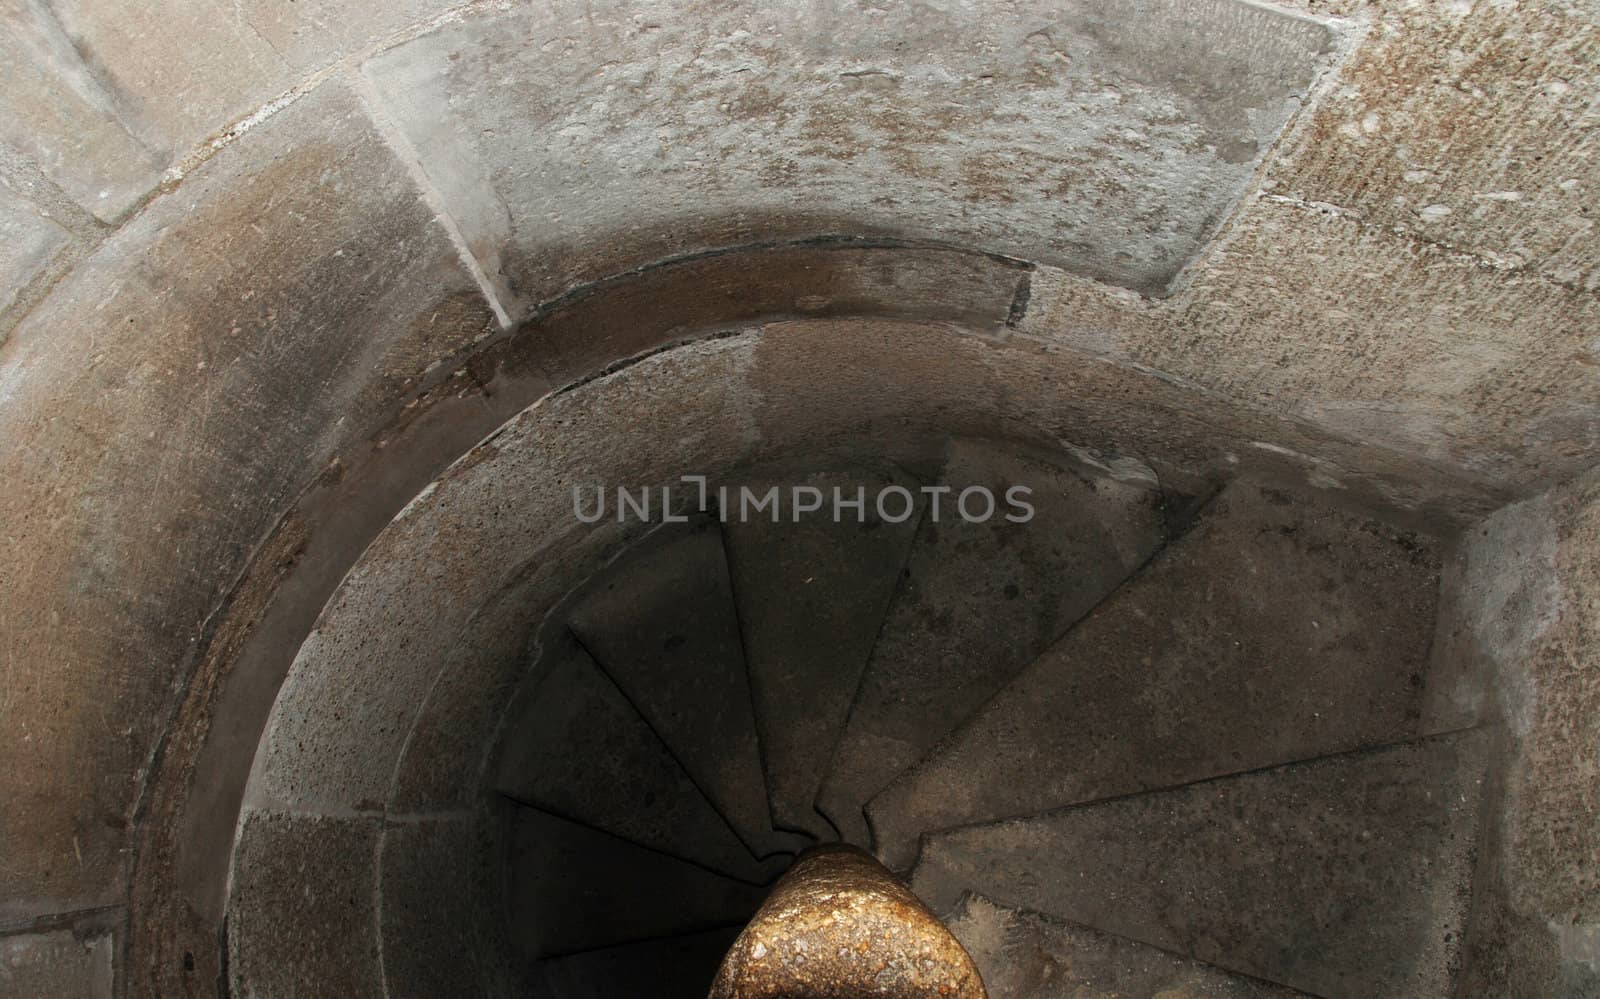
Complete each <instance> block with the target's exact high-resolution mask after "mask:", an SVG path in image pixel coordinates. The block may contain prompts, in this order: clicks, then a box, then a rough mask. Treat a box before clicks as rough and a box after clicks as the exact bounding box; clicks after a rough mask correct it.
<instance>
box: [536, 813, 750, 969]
mask: <svg viewBox="0 0 1600 999" xmlns="http://www.w3.org/2000/svg"><path fill="white" fill-rule="evenodd" d="M511 835H512V840H511V844H510V859H509V865H508V881H507V910H508V917H509V924H508V925H509V927H510V934H511V941H512V944H513V945H514V946H515V947H516V949H517V951H518V952H519V953H521V954H522V955H523V956H524V957H526V958H529V959H539V958H548V957H556V956H560V955H563V954H571V953H575V952H579V951H589V950H595V949H597V948H602V947H612V946H615V945H618V944H623V943H629V942H632V941H636V940H648V939H653V938H657V937H665V936H672V935H676V934H682V933H689V932H698V931H701V930H705V929H710V928H713V927H719V926H729V925H734V924H739V925H742V924H743V923H744V922H745V921H746V920H748V919H749V918H750V917H751V916H752V915H754V914H755V911H756V909H758V908H760V906H761V903H762V901H763V900H764V899H765V898H766V894H767V889H766V888H764V887H761V886H758V885H751V884H746V883H745V882H742V881H735V880H733V879H731V878H725V877H722V876H721V875H718V874H714V873H712V872H710V871H707V870H705V869H703V868H700V867H696V866H694V865H693V864H689V863H686V862H684V861H682V860H678V859H677V858H675V857H671V856H668V855H666V854H663V853H658V852H656V851H654V850H649V849H646V848H644V847H642V846H638V845H636V844H633V843H629V842H627V841H626V840H622V839H618V838H616V837H614V836H611V835H610V834H608V833H603V832H600V831H598V830H595V829H590V828H588V827H586V826H582V825H579V824H577V823H575V822H569V821H567V820H566V819H562V818H559V817H557V816H554V815H550V814H548V813H545V812H541V811H538V810H537V809H532V808H521V809H518V810H517V813H516V815H515V817H514V820H513V823H512V834H511ZM773 873H774V876H776V874H777V873H778V872H777V871H774V872H773ZM709 985H710V978H709V977H707V979H706V986H707V987H709ZM616 994H618V995H621V994H625V993H616ZM637 994H641V995H642V994H647V993H637Z"/></svg>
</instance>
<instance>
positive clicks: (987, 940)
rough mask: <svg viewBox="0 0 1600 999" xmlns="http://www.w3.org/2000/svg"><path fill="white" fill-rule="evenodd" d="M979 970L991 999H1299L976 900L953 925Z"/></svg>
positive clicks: (1116, 939) (1158, 952) (966, 905)
mask: <svg viewBox="0 0 1600 999" xmlns="http://www.w3.org/2000/svg"><path fill="white" fill-rule="evenodd" d="M947 922H948V924H949V926H950V932H951V933H954V934H955V935H956V938H957V939H958V940H960V941H961V944H962V946H964V947H966V949H967V953H969V954H971V955H972V959H973V961H974V962H976V963H977V965H978V971H979V972H980V973H982V975H983V984H984V986H985V987H986V988H987V989H988V992H989V999H1124V997H1133V996H1152V997H1156V999H1296V997H1303V996H1305V993H1304V992H1297V991H1295V990H1294V989H1288V988H1284V987H1283V986H1281V985H1273V984H1271V983H1270V982H1263V981H1259V980H1257V979H1251V978H1246V977H1244V976H1243V975H1235V974H1233V973H1231V972H1227V971H1223V970H1222V969H1220V968H1214V967H1212V966H1210V965H1207V964H1202V963H1200V962H1199V961H1191V960H1187V959H1185V958H1182V957H1179V956H1178V955H1176V954H1171V953H1168V952H1167V951H1164V950H1160V949H1158V948H1155V947H1150V946H1147V945H1145V944H1142V943H1139V942H1137V941H1134V940H1129V939H1127V938H1125V937H1119V936H1114V935H1112V934H1110V933H1102V932H1100V931H1099V930H1093V929H1090V928H1089V927H1087V926H1077V925H1074V924H1072V923H1064V922H1060V921H1058V920H1053V919H1048V918H1046V917H1044V916H1041V915H1039V914H1038V913H1036V912H1024V911H1019V910H1016V909H1009V908H1006V907H1005V906H1002V905H997V904H995V903H994V902H991V901H990V900H989V899H986V898H983V897H982V896H979V895H968V896H967V897H966V898H964V899H962V900H961V905H960V907H959V908H958V909H957V910H956V911H955V912H954V913H952V914H951V916H950V917H949V918H948V920H947Z"/></svg>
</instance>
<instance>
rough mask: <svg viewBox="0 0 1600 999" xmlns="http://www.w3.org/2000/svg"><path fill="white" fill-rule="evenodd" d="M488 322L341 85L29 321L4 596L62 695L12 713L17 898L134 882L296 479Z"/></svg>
mask: <svg viewBox="0 0 1600 999" xmlns="http://www.w3.org/2000/svg"><path fill="white" fill-rule="evenodd" d="M246 234H248V235H246ZM244 239H248V240H250V241H251V244H250V245H251V246H252V247H254V249H253V250H252V251H251V252H243V250H242V244H241V242H240V241H241V240H244ZM488 320H489V315H488V311H487V309H486V308H485V307H484V306H483V304H482V298H481V295H479V293H478V291H477V287H476V285H475V284H474V282H473V281H472V280H471V277H470V276H469V275H467V274H466V273H465V271H464V270H463V269H462V267H461V265H460V261H459V258H458V257H457V255H456V253H455V251H454V248H453V247H452V246H451V244H450V242H449V240H448V238H447V237H446V236H445V234H444V233H443V231H442V230H440V229H439V228H437V226H436V224H435V220H434V218H433V216H432V214H431V213H430V212H429V211H428V209H427V207H426V206H425V205H422V204H420V203H419V202H418V200H417V194H416V188H415V186H414V185H413V183H412V180H411V177H410V175H409V174H408V173H407V171H406V170H405V168H404V167H403V166H402V165H401V164H399V163H398V162H397V161H395V160H394V158H393V157H392V156H391V154H390V152H389V150H388V147H387V146H386V145H384V143H383V142H382V140H381V139H380V138H379V137H378V136H377V134H376V133H375V132H374V131H373V130H372V128H371V127H370V124H369V123H368V121H367V118H366V115H365V112H364V111H362V109H361V107H360V105H359V103H358V102H356V101H355V100H354V98H353V97H352V95H350V94H349V93H348V92H347V91H344V90H341V89H340V88H338V87H337V86H332V85H330V86H327V87H325V88H323V89H321V90H319V91H317V93H315V94H313V95H310V96H308V97H306V98H304V99H303V100H302V101H301V102H299V103H298V104H296V105H294V107H293V108H291V109H288V110H285V111H284V112H282V113H280V114H279V115H277V116H275V117H274V118H272V119H271V120H269V121H267V122H265V123H263V124H262V125H261V126H259V127H258V128H256V129H255V130H253V131H251V132H250V133H249V134H248V135H246V136H244V137H243V138H241V139H239V140H238V141H237V142H236V143H234V144H233V145H231V146H229V147H228V148H226V149H224V150H222V151H221V152H219V153H218V154H217V155H216V156H215V157H214V158H213V159H212V160H210V161H209V162H208V163H207V164H206V165H205V166H204V168H202V169H201V170H199V171H197V172H195V173H194V174H191V175H190V176H189V178H188V179H187V181H186V182H185V184H184V190H183V193H182V194H181V195H173V196H171V197H169V198H165V199H160V200H158V201H156V202H155V203H152V204H151V205H150V206H149V207H148V208H147V209H146V210H145V211H144V212H142V213H141V214H140V215H139V216H138V217H137V218H136V219H134V220H133V221H131V222H129V223H128V224H126V225H125V226H124V227H123V228H122V229H120V230H119V231H118V232H117V233H116V234H114V235H112V236H111V237H109V238H108V239H107V240H106V241H105V242H104V243H103V244H101V246H100V247H99V248H98V250H97V251H96V252H94V253H92V254H90V255H89V256H88V257H86V258H85V259H84V260H83V261H81V262H80V263H79V264H78V265H77V267H76V268H75V269H74V270H73V272H72V273H71V274H69V275H67V276H66V277H65V278H63V279H62V280H61V282H60V283H59V284H57V286H56V287H55V289H54V290H53V292H52V293H51V295H50V296H49V298H48V299H47V300H45V301H44V302H42V303H40V304H39V305H38V306H36V307H34V308H33V309H32V310H31V311H30V312H29V314H28V316H27V317H26V319H25V320H24V321H23V322H22V323H20V324H19V325H18V326H17V327H16V328H15V329H14V330H13V331H12V333H11V335H10V337H9V338H8V339H7V341H6V343H5V344H4V346H3V348H0V399H3V400H4V402H5V405H4V407H3V412H0V441H3V442H4V443H3V445H0V477H3V478H4V479H5V481H6V482H8V483H11V484H12V485H11V488H9V489H8V490H7V492H6V495H5V496H4V497H3V498H0V522H3V523H5V524H6V525H7V528H6V530H5V531H4V532H0V592H3V596H0V602H3V603H4V604H5V606H6V617H7V621H6V629H7V638H8V641H9V642H10V647H11V649H12V652H13V657H14V658H13V659H12V660H11V662H13V663H15V664H20V665H14V666H12V667H11V668H10V676H9V679H8V683H10V684H12V685H13V686H14V689H29V690H30V694H29V698H30V703H33V704H36V705H38V709H37V710H36V711H33V712H30V716H29V718H28V719H25V720H23V721H22V722H21V723H20V724H14V725H7V726H5V727H4V729H3V730H0V746H3V749H0V753H3V754H4V755H5V757H6V758H7V759H8V760H11V761H12V762H13V766H12V767H10V768H8V769H7V770H6V772H5V773H4V774H0V797H3V798H4V800H6V801H7V802H9V803H12V804H13V805H14V807H10V808H7V809H5V810H3V811H0V840H4V841H5V842H6V843H7V844H10V847H9V848H8V849H7V850H6V851H4V853H3V854H0V898H4V899H5V901H4V902H0V913H4V914H6V915H21V916H26V915H27V914H28V913H29V912H33V911H55V910H58V909H63V908H65V909H71V908H84V907H91V906H96V905H102V904H107V903H108V902H109V901H111V900H112V899H117V900H120V898H121V895H120V892H119V891H118V889H117V887H116V886H117V885H118V883H119V880H120V878H121V876H122V874H121V871H122V868H123V866H124V864H125V862H126V860H127V856H128V854H127V839H126V837H127V829H126V821H127V817H128V813H129V810H130V809H131V807H132V802H133V800H134V799H135V796H136V795H137V793H138V788H139V780H140V777H139V774H140V773H141V768H143V767H146V766H147V765H148V763H149V761H150V759H151V758H152V753H154V752H155V745H154V739H155V738H156V737H157V732H156V729H157V728H158V726H159V725H160V724H161V723H162V722H163V720H164V719H166V718H168V717H169V716H170V712H171V711H172V709H173V707H174V705H173V700H174V697H175V693H174V692H175V691H176V690H180V689H182V688H183V687H184V685H185V683H186V682H187V679H188V675H189V671H190V670H192V669H193V668H194V660H195V657H196V654H197V650H198V649H199V648H201V643H200V642H199V638H200V637H201V636H202V635H204V634H206V631H205V629H206V622H207V621H208V620H210V618H211V616H212V615H213V614H214V612H215V610H216V607H217V605H218V604H219V602H221V601H222V599H223V597H224V595H225V594H227V593H228V592H229V590H230V588H231V587H232V586H233V583H234V581H235V580H236V579H237V578H238V577H239V574H240V573H241V572H242V571H243V569H244V566H245V564H246V563H247V561H248V559H249V557H250V555H251V553H252V552H253V551H254V550H255V548H256V546H257V545H258V544H259V543H260V542H261V540H262V539H263V538H264V537H266V536H267V534H268V533H269V531H270V529H271V526H272V524H274V523H275V522H276V521H277V519H278V518H279V516H280V515H281V514H282V512H283V510H284V508H286V507H287V505H288V503H289V500H290V498H291V497H293V496H295V495H297V494H299V493H300V491H301V490H303V489H304V488H306V487H307V486H309V485H310V484H311V483H312V482H313V481H314V480H315V479H316V478H317V477H318V476H319V475H320V474H322V473H323V472H325V471H326V470H327V469H328V468H329V463H330V459H331V458H332V456H333V455H334V454H335V453H337V452H338V450H339V448H340V446H341V445H343V444H347V443H348V442H350V441H351V440H352V439H360V438H361V437H362V436H364V435H365V434H366V433H369V432H371V431H372V430H374V429H376V427H377V426H378V425H381V424H383V423H385V422H388V420H389V419H392V418H393V414H395V413H396V412H397V411H399V410H400V408H401V406H402V405H403V400H404V399H405V398H406V397H408V396H409V395H410V394H411V393H412V392H414V391H415V390H416V387H417V383H418V379H420V378H421V377H422V375H423V373H424V369H425V368H426V367H427V365H428V364H430V363H432V361H433V359H434V357H435V356H436V353H437V352H450V351H452V350H454V349H456V348H458V347H460V346H462V345H465V344H468V343H471V342H473V341H475V340H476V339H477V338H479V337H480V336H482V334H483V332H484V329H485V324H486V322H487V321H488ZM423 357H426V358H427V359H426V360H422V359H421V358H423ZM357 414H359V415H357ZM158 427H159V428H160V430H159V432H157V431H156V430H155V428H158ZM266 428H270V433H269V432H267V430H266ZM152 497H159V498H160V501H159V502H155V501H152ZM69 523H70V524H71V525H73V526H72V527H71V528H67V527H66V526H65V525H66V524H69ZM133 594H137V596H133ZM107 718H116V719H118V721H117V722H116V723H115V725H113V726H112V727H111V728H107V726H106V722H105V719H107ZM19 910H20V911H19Z"/></svg>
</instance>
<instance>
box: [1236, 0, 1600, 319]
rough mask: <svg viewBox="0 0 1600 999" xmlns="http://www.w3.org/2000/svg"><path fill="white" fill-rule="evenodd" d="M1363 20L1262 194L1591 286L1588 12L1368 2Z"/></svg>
mask: <svg viewBox="0 0 1600 999" xmlns="http://www.w3.org/2000/svg"><path fill="white" fill-rule="evenodd" d="M1374 13H1375V16H1374V19H1373V20H1374V23H1373V24H1372V25H1371V27H1370V28H1368V30H1367V32H1366V37H1365V41H1364V43H1363V44H1362V45H1361V46H1360V47H1359V48H1357V50H1356V51H1355V53H1354V55H1353V56H1352V58H1351V59H1350V61H1349V63H1348V64H1346V65H1345V66H1343V67H1342V68H1341V69H1340V71H1339V76H1338V80H1337V81H1336V83H1335V84H1334V85H1333V86H1332V87H1331V88H1330V90H1329V91H1328V92H1327V93H1326V94H1324V95H1323V97H1322V99H1321V100H1320V101H1319V102H1318V104H1317V106H1316V109H1315V110H1314V111H1313V112H1311V113H1310V114H1309V115H1308V116H1307V120H1305V121H1303V122H1302V123H1301V124H1300V125H1299V126H1298V127H1296V128H1295V129H1294V130H1293V132H1292V134H1291V136H1290V137H1289V139H1288V140H1287V141H1286V142H1285V143H1284V148H1283V149H1282V150H1281V151H1280V153H1279V155H1278V156H1276V157H1274V158H1273V159H1272V160H1271V161H1270V162H1269V164H1268V168H1267V171H1266V179H1265V181H1264V184H1263V187H1264V188H1266V189H1267V190H1270V191H1272V192H1273V193H1274V194H1280V195H1287V196H1290V197H1294V198H1297V199H1301V200H1305V201H1314V202H1323V203H1328V204H1332V205H1336V206H1338V207H1339V209H1341V210H1343V211H1349V212H1352V213H1355V214H1356V215H1359V216H1360V218H1361V219H1362V221H1363V222H1364V223H1366V224H1368V225H1373V226H1379V227H1383V228H1386V229H1392V230H1395V231H1398V232H1403V233H1407V234H1409V235H1412V236H1414V237H1416V238H1418V239H1421V240H1423V241H1426V242H1428V243H1437V244H1440V245H1442V246H1448V247H1452V248H1455V249H1458V250H1463V251H1466V252H1469V253H1472V254H1474V255H1475V256H1478V257H1482V258H1484V259H1485V260H1486V261H1489V262H1492V263H1493V264H1494V265H1496V266H1502V267H1511V268H1526V269H1528V270H1530V271H1536V272H1538V273H1539V274H1542V275H1544V276H1545V277H1547V278H1549V279H1550V280H1552V281H1555V282H1556V283H1558V284H1562V285H1567V286H1571V287H1574V288H1581V289H1585V290H1588V291H1595V290H1600V271H1597V267H1600V231H1597V230H1596V227H1595V218H1594V196H1595V194H1596V184H1597V183H1600V174H1597V173H1596V157H1597V155H1600V117H1597V115H1596V112H1595V108H1594V105H1593V101H1592V100H1591V99H1590V98H1591V97H1592V95H1593V88H1594V83H1595V79H1596V71H1597V67H1600V19H1597V17H1596V11H1595V9H1594V7H1593V6H1592V5H1589V4H1585V3H1576V2H1570V0H1556V2H1552V3H1544V4H1539V5H1537V6H1525V5H1519V4H1501V3H1481V2H1480V3H1460V4H1450V3H1439V4H1410V3H1382V4H1378V5H1375V9H1374Z"/></svg>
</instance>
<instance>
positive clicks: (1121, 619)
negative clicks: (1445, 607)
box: [868, 482, 1439, 866]
mask: <svg viewBox="0 0 1600 999" xmlns="http://www.w3.org/2000/svg"><path fill="white" fill-rule="evenodd" d="M1438 586H1439V558H1438V555H1437V553H1436V551H1435V547H1434V543H1433V542H1432V541H1431V539H1429V538H1427V537H1424V536H1421V535H1418V534H1416V533H1414V532H1411V531H1406V530H1402V529H1397V528H1392V527H1388V526H1386V525H1384V524H1382V523H1379V522H1378V521H1375V520H1373V519H1371V518H1369V517H1367V516H1365V515H1362V514H1356V513H1349V512H1346V511H1343V510H1341V509H1339V508H1337V507H1334V506H1331V505H1329V504H1328V503H1327V502H1326V501H1325V500H1321V499H1319V498H1316V497H1313V496H1310V495H1307V494H1294V493H1290V492H1287V491H1285V490H1281V489H1276V488H1265V487H1262V486H1260V485H1258V484H1254V483H1249V482H1235V483H1232V484H1230V485H1229V486H1227V487H1226V488H1225V489H1224V490H1223V491H1222V492H1221V493H1220V494H1219V495H1218V496H1216V497H1215V498H1214V499H1213V500H1211V502H1210V503H1209V504H1208V505H1207V506H1206V507H1205V508H1204V509H1203V510H1202V511H1201V513H1200V515H1199V517H1198V520H1197V523H1196V526H1195V527H1194V528H1193V529H1192V530H1191V531H1190V532H1189V533H1188V534H1186V535H1184V536H1182V537H1180V538H1177V539H1176V540H1174V541H1173V542H1172V543H1171V544H1170V545H1169V546H1168V547H1167V548H1166V549H1164V550H1163V551H1162V553H1161V554H1160V555H1159V556H1157V558H1156V559H1155V560H1154V561H1152V563H1151V564H1150V566H1149V567H1148V569H1147V570H1146V571H1145V572H1143V573H1141V574H1140V575H1138V576H1137V577H1135V578H1134V579H1132V580H1130V581H1129V582H1128V583H1127V584H1126V585H1125V586H1124V587H1123V588H1122V589H1121V590H1120V591H1119V592H1118V593H1117V594H1116V595H1115V596H1113V597H1112V598H1111V599H1110V600H1108V601H1106V602H1105V603H1104V604H1102V605H1101V606H1100V607H1098V608H1096V609H1095V611H1094V612H1093V613H1092V614H1091V615H1090V616H1089V617H1088V618H1087V619H1085V620H1084V621H1082V622H1080V623H1079V624H1078V626H1077V627H1076V628H1074V629H1073V631H1072V632H1071V633H1070V634H1068V635H1067V636H1066V637H1065V638H1064V639H1063V640H1062V641H1061V642H1060V643H1059V644H1057V645H1056V646H1055V647H1053V648H1051V649H1050V650H1049V651H1048V652H1046V653H1045V654H1044V655H1042V656H1041V657H1040V658H1039V660H1038V661H1037V662H1035V663H1033V664H1032V665H1030V666H1029V667H1028V668H1027V669H1026V670H1025V671H1024V672H1023V673H1022V674H1021V675H1020V676H1018V677H1017V679H1016V680H1015V681H1014V682H1013V683H1012V684H1011V685H1010V686H1008V687H1006V688H1005V689H1004V690H1002V691H1001V692H1000V693H998V694H997V695H996V696H995V697H994V699H993V700H991V701H990V702H989V703H988V704H986V705H984V707H983V710H982V711H981V712H980V713H979V714H978V715H977V716H976V717H974V718H973V719H972V720H971V721H969V722H968V723H967V724H966V725H964V726H963V727H962V729H961V730H960V731H959V732H956V733H955V734H953V735H952V736H951V738H950V739H949V740H947V741H946V743H945V744H944V745H941V746H940V747H939V748H938V749H937V750H936V751H935V752H934V753H932V754H930V755H929V756H928V758H927V759H925V760H924V761H923V762H922V763H920V764H919V765H918V766H917V767H915V768H914V769H913V770H911V771H910V772H908V773H906V774H905V775H903V776H902V778H901V779H900V780H899V781H897V782H896V784H895V785H894V786H893V787H891V788H889V789H887V790H886V791H885V792H884V793H882V794H881V795H879V796H878V797H877V798H876V799H875V800H874V801H873V802H872V803H871V804H870V805H869V806H868V814H869V816H870V818H871V820H872V826H873V833H874V835H875V836H876V838H877V846H878V849H879V850H880V852H882V853H883V854H884V855H885V856H886V857H887V858H888V859H889V860H890V861H891V862H893V863H896V864H899V865H901V866H907V865H909V864H910V862H911V861H912V860H913V859H914V857H915V851H916V842H917V837H918V836H919V835H921V834H922V833H923V832H931V831H933V830H936V829H941V828H946V827H949V826H955V825H966V824H969V823H973V822H986V821H992V820H994V819H1001V818H1009V817H1012V816H1017V815H1029V814H1032V813H1034V812H1041V811H1045V810H1047V809H1052V808H1060V807H1063V806H1066V805H1072V804H1077V803H1079V802H1084V801H1093V800H1096V799H1101V798H1108V797H1112V796H1114V795H1122V794H1131V793H1134V792H1137V791H1144V790H1149V789H1151V788H1157V787H1171V786H1175V785H1178V784H1184V783H1188V782H1189V781H1194V780H1200V779H1203V778H1207V777H1215V776H1219V775H1221V774H1227V773H1237V772H1239V771H1242V770H1251V769H1255V768H1258V767H1266V766H1276V765H1278V764H1281V763H1288V762H1292V761H1294V760H1299V759H1309V758H1311V757H1315V756H1323V755H1326V754H1329V753H1335V752H1343V751H1345V750H1350V749H1358V748H1363V747H1369V746H1376V745H1383V744H1385V743H1389V742H1396V741H1399V740H1402V739H1407V738H1411V737H1413V736H1415V735H1418V734H1423V733H1422V731H1421V715H1422V705H1423V700H1424V688H1425V686H1426V682H1427V681H1426V676H1427V672H1428V663H1429V653H1430V643H1431V641H1432V637H1433V630H1434V617H1435V612H1436V607H1437V594H1438Z"/></svg>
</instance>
